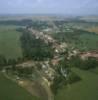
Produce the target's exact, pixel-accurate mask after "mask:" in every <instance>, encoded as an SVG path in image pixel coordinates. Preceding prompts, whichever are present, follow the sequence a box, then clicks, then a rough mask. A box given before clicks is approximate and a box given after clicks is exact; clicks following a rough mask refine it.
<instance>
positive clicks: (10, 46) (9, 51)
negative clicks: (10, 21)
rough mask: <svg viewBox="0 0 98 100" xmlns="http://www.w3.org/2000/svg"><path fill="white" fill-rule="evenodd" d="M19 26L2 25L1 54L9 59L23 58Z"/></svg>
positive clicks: (0, 30) (0, 32) (0, 37)
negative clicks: (17, 29)
mask: <svg viewBox="0 0 98 100" xmlns="http://www.w3.org/2000/svg"><path fill="white" fill-rule="evenodd" d="M17 27H18V26H7V25H6V26H3V25H2V26H1V25H0V54H2V55H4V56H5V57H6V58H7V59H9V58H14V59H15V58H18V57H21V56H22V51H21V46H20V41H19V38H20V36H21V33H20V32H17V31H16V28H17Z"/></svg>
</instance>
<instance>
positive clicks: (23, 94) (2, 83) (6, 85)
mask: <svg viewBox="0 0 98 100" xmlns="http://www.w3.org/2000/svg"><path fill="white" fill-rule="evenodd" d="M0 100H39V99H37V98H36V97H33V96H32V95H30V94H29V93H28V92H27V91H26V90H25V89H23V88H21V87H20V86H18V85H17V84H16V83H15V82H12V81H11V80H9V79H7V78H6V77H5V76H4V75H3V74H2V73H0Z"/></svg>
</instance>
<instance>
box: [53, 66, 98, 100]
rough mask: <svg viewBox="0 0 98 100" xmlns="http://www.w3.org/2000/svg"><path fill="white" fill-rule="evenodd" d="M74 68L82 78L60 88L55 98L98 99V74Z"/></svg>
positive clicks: (74, 99) (64, 99) (68, 99)
mask: <svg viewBox="0 0 98 100" xmlns="http://www.w3.org/2000/svg"><path fill="white" fill-rule="evenodd" d="M72 70H73V71H74V72H75V73H77V74H78V75H79V76H80V77H81V78H82V80H81V81H79V82H77V83H75V84H72V85H68V86H65V87H63V88H62V89H59V91H58V93H57V95H56V96H55V100H98V74H96V73H94V72H90V71H83V70H79V69H76V68H73V69H72ZM97 73H98V72H97Z"/></svg>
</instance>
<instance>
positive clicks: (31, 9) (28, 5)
mask: <svg viewBox="0 0 98 100" xmlns="http://www.w3.org/2000/svg"><path fill="white" fill-rule="evenodd" d="M97 12H98V0H0V14H71V15H97V14H98V13H97Z"/></svg>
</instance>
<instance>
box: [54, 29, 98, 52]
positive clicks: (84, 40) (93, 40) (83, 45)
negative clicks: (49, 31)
mask: <svg viewBox="0 0 98 100" xmlns="http://www.w3.org/2000/svg"><path fill="white" fill-rule="evenodd" d="M53 37H54V38H55V39H57V40H58V41H59V42H66V43H68V45H69V47H71V48H72V47H73V48H76V49H78V50H80V51H89V50H98V46H97V44H98V34H96V33H94V32H88V31H83V30H73V32H58V33H54V34H53Z"/></svg>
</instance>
